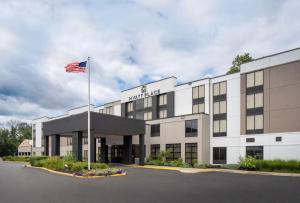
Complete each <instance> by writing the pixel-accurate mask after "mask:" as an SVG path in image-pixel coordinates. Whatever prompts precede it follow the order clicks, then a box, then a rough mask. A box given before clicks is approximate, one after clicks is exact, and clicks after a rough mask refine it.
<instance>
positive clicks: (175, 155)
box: [166, 144, 181, 161]
mask: <svg viewBox="0 0 300 203" xmlns="http://www.w3.org/2000/svg"><path fill="white" fill-rule="evenodd" d="M166 151H167V152H168V156H167V157H166V158H167V161H174V160H177V159H179V158H181V144H166Z"/></svg>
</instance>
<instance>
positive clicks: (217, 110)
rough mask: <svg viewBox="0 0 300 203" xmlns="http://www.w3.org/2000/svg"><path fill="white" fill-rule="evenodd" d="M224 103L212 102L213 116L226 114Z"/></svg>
mask: <svg viewBox="0 0 300 203" xmlns="http://www.w3.org/2000/svg"><path fill="white" fill-rule="evenodd" d="M226 103H227V102H226V101H219V102H214V111H213V112H214V114H223V113H227V108H226Z"/></svg>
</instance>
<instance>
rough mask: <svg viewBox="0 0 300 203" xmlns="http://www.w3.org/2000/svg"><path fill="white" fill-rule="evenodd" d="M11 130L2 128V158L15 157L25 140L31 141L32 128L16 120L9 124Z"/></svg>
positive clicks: (0, 141) (0, 130) (0, 140)
mask: <svg viewBox="0 0 300 203" xmlns="http://www.w3.org/2000/svg"><path fill="white" fill-rule="evenodd" d="M6 126H8V127H9V128H0V156H8V155H14V154H16V152H17V151H18V146H19V145H20V143H21V142H23V140H24V139H31V126H30V125H29V124H27V123H22V122H19V121H16V120H12V121H9V122H7V125H6Z"/></svg>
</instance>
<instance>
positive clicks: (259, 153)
mask: <svg viewBox="0 0 300 203" xmlns="http://www.w3.org/2000/svg"><path fill="white" fill-rule="evenodd" d="M246 156H253V157H255V158H256V159H264V147H263V146H247V147H246Z"/></svg>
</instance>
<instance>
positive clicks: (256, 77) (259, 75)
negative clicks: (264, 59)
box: [247, 71, 264, 88]
mask: <svg viewBox="0 0 300 203" xmlns="http://www.w3.org/2000/svg"><path fill="white" fill-rule="evenodd" d="M263 84H264V74H263V71H256V72H253V73H248V74H247V88H248V87H255V86H260V85H263Z"/></svg>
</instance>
